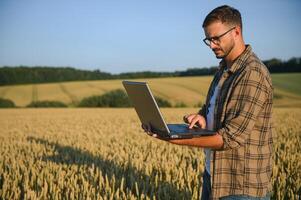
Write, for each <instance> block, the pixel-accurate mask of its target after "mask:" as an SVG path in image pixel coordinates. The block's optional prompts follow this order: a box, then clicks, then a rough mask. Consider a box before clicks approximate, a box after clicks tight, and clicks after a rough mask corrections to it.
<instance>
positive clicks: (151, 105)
mask: <svg viewBox="0 0 301 200" xmlns="http://www.w3.org/2000/svg"><path fill="white" fill-rule="evenodd" d="M122 84H123V86H124V88H125V90H126V92H127V94H128V96H129V99H130V100H131V102H132V103H133V106H134V108H135V110H136V112H137V114H138V116H139V119H140V121H141V122H142V123H143V124H146V125H150V126H151V127H152V128H154V129H155V130H158V131H160V132H163V133H164V132H165V133H168V134H169V133H170V131H169V129H168V127H167V125H166V123H165V121H164V119H163V116H162V114H161V112H160V109H159V107H158V105H157V102H156V101H155V98H154V96H153V94H152V92H151V90H150V88H149V87H148V84H147V83H146V82H134V81H122Z"/></svg>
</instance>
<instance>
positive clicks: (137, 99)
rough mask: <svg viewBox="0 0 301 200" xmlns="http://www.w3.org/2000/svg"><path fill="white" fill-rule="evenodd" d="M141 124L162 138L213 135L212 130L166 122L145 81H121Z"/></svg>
mask: <svg viewBox="0 0 301 200" xmlns="http://www.w3.org/2000/svg"><path fill="white" fill-rule="evenodd" d="M122 84H123V86H124V88H125V90H126V92H127V94H128V97H129V99H130V101H131V102H132V104H133V106H134V108H135V110H136V112H137V114H138V117H139V119H140V121H141V123H142V124H145V125H148V126H149V127H150V128H151V131H152V132H153V133H156V134H158V135H159V136H160V137H161V138H164V139H181V138H183V139H184V138H193V137H201V136H209V135H214V134H215V132H214V131H210V130H206V129H201V128H200V127H194V128H192V129H189V125H188V124H166V123H165V120H164V118H163V116H162V114H161V111H160V109H159V107H158V105H157V102H156V100H155V98H154V96H153V94H152V92H151V90H150V87H149V86H148V84H147V83H146V82H134V81H123V82H122Z"/></svg>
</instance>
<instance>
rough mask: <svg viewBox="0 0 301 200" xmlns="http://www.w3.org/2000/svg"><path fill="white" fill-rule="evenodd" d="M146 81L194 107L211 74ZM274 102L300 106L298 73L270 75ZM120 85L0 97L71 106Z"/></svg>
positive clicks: (5, 91) (8, 90) (60, 87)
mask: <svg viewBox="0 0 301 200" xmlns="http://www.w3.org/2000/svg"><path fill="white" fill-rule="evenodd" d="M135 80H137V81H147V82H148V83H149V85H150V87H151V89H152V91H153V93H154V94H155V95H156V96H159V97H161V98H164V99H166V100H169V101H170V102H171V103H172V104H173V105H175V104H177V103H185V104H186V105H187V106H188V107H194V106H196V105H197V104H199V103H200V102H204V99H205V97H206V93H207V90H208V87H209V84H210V82H211V80H212V76H202V77H174V78H153V79H135ZM272 80H273V83H274V89H275V90H274V93H275V99H274V105H275V106H277V107H301V89H300V86H299V85H300V80H301V73H293V74H273V75H272ZM119 88H123V87H122V84H121V80H101V81H78V82H62V83H49V84H28V85H14V86H2V87H0V98H7V99H10V100H13V101H14V102H15V104H16V105H17V106H20V107H24V106H26V105H28V104H29V103H30V102H32V101H37V100H39V101H43V100H52V101H61V102H63V103H66V104H68V105H69V106H71V107H73V106H74V105H76V104H77V103H78V102H79V101H80V100H81V99H83V98H84V97H88V96H91V95H101V94H104V93H105V92H109V91H111V90H114V89H119Z"/></svg>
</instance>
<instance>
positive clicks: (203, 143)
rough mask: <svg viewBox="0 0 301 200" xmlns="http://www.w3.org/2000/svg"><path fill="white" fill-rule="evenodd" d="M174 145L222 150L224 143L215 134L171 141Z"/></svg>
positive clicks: (220, 137)
mask: <svg viewBox="0 0 301 200" xmlns="http://www.w3.org/2000/svg"><path fill="white" fill-rule="evenodd" d="M169 142H170V143H172V144H178V145H187V146H194V147H202V148H211V149H220V148H222V146H223V144H224V142H223V138H222V136H220V135H219V134H215V135H213V136H202V137H196V138H189V139H175V140H169Z"/></svg>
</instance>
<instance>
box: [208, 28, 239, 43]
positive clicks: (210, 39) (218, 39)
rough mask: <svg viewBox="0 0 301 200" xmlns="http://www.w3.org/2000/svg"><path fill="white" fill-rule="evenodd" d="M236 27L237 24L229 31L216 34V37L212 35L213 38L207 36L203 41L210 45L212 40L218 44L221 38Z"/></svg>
mask: <svg viewBox="0 0 301 200" xmlns="http://www.w3.org/2000/svg"><path fill="white" fill-rule="evenodd" d="M235 28H236V26H234V27H232V28H230V29H229V30H228V31H226V32H224V33H223V34H221V35H219V36H214V37H211V38H205V39H203V42H204V43H205V44H206V45H207V46H210V44H211V42H213V43H214V44H216V45H218V44H219V43H220V38H221V37H223V36H224V35H226V34H227V33H229V32H230V31H232V30H233V29H235Z"/></svg>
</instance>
